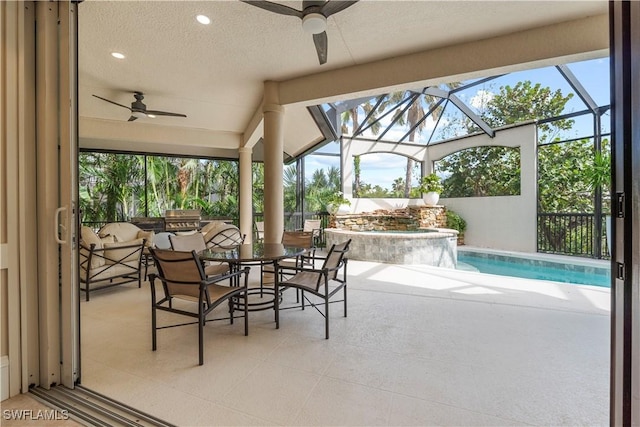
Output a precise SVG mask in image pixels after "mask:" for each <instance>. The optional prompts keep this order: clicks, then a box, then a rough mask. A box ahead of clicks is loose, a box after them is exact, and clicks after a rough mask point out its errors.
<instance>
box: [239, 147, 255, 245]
mask: <svg viewBox="0 0 640 427" xmlns="http://www.w3.org/2000/svg"><path fill="white" fill-rule="evenodd" d="M252 151H253V150H252V149H251V148H250V147H240V148H239V149H238V152H239V169H240V201H239V205H240V232H241V233H242V234H245V235H246V236H247V238H246V239H245V241H244V242H245V243H252V242H253V173H252V170H251V154H252Z"/></svg>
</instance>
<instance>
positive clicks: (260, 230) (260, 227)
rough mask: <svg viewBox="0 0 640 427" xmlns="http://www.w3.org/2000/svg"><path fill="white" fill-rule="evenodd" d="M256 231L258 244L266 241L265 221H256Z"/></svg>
mask: <svg viewBox="0 0 640 427" xmlns="http://www.w3.org/2000/svg"><path fill="white" fill-rule="evenodd" d="M254 229H255V230H254V233H255V239H256V242H262V241H263V240H264V221H256V222H255V224H254Z"/></svg>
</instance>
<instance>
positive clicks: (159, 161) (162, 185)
mask: <svg viewBox="0 0 640 427" xmlns="http://www.w3.org/2000/svg"><path fill="white" fill-rule="evenodd" d="M79 168H80V174H79V187H80V210H81V220H82V221H83V222H91V221H128V220H130V219H131V218H132V217H136V216H150V217H160V216H164V213H165V211H166V210H168V209H200V210H201V212H202V216H203V217H229V218H236V217H237V215H238V199H237V194H238V165H237V162H235V161H228V160H215V159H198V158H183V157H163V156H151V155H148V156H142V155H131V154H114V153H101V152H82V153H80V157H79ZM145 170H146V171H147V174H146V176H145V174H144V171H145Z"/></svg>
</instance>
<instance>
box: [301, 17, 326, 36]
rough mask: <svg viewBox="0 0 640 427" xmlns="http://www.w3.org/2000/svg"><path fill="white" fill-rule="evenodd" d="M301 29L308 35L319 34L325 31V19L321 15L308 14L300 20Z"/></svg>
mask: <svg viewBox="0 0 640 427" xmlns="http://www.w3.org/2000/svg"><path fill="white" fill-rule="evenodd" d="M302 29H303V30H304V31H305V32H307V33H310V34H320V33H322V32H324V31H326V29H327V18H326V17H325V16H324V15H323V14H321V13H309V14H307V15H305V16H304V17H303V18H302Z"/></svg>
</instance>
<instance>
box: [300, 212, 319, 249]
mask: <svg viewBox="0 0 640 427" xmlns="http://www.w3.org/2000/svg"><path fill="white" fill-rule="evenodd" d="M302 231H309V232H311V233H313V244H314V246H315V247H318V246H320V234H321V232H322V222H321V221H320V220H319V219H305V220H304V225H303V226H302Z"/></svg>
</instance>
